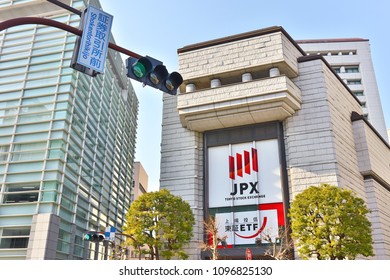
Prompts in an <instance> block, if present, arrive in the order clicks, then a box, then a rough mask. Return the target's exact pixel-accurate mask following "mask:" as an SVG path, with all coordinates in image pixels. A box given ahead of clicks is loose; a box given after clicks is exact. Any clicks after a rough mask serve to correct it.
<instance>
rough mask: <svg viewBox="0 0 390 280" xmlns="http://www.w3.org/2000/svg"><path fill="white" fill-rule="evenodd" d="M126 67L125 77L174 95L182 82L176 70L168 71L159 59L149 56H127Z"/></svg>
mask: <svg viewBox="0 0 390 280" xmlns="http://www.w3.org/2000/svg"><path fill="white" fill-rule="evenodd" d="M126 67H127V77H129V78H131V79H134V80H137V81H139V82H141V83H143V84H144V85H148V86H151V87H154V88H157V89H159V90H161V91H163V92H166V93H168V94H170V95H176V93H177V89H178V87H179V86H180V85H181V84H182V83H183V77H182V76H181V75H180V74H179V73H178V72H172V73H168V70H167V68H166V67H165V66H164V65H163V63H162V62H161V61H159V60H157V59H154V58H152V57H149V56H144V57H141V58H139V59H136V58H133V57H129V58H128V59H127V60H126Z"/></svg>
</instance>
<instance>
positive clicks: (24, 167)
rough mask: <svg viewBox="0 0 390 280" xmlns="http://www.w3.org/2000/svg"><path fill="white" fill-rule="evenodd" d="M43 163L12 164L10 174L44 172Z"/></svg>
mask: <svg viewBox="0 0 390 280" xmlns="http://www.w3.org/2000/svg"><path fill="white" fill-rule="evenodd" d="M42 168H43V162H26V163H12V164H10V165H9V166H8V172H29V171H38V170H42Z"/></svg>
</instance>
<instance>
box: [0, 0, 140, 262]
mask: <svg viewBox="0 0 390 280" xmlns="http://www.w3.org/2000/svg"><path fill="white" fill-rule="evenodd" d="M64 2H65V3H67V4H70V5H72V6H73V7H75V8H77V9H80V10H81V9H83V6H84V2H83V1H76V0H72V1H64ZM91 3H92V4H93V5H94V6H97V7H100V6H99V3H98V2H97V1H91ZM22 16H37V17H45V18H49V19H52V20H56V21H60V22H63V23H66V24H68V25H71V26H74V27H78V26H79V21H80V17H79V16H78V15H75V14H71V13H70V12H68V11H67V10H64V9H62V8H59V7H58V6H56V5H54V4H52V3H50V2H48V1H1V9H0V21H3V20H6V19H9V18H17V17H22ZM76 37H77V36H75V35H73V34H71V33H67V32H65V31H62V30H59V29H56V28H53V27H48V26H43V25H21V26H16V27H13V28H9V29H7V30H4V31H1V32H0V106H1V110H0V160H1V161H0V259H93V258H99V259H100V258H103V253H104V248H103V247H104V246H98V243H93V242H87V241H84V240H83V236H84V234H85V233H86V232H87V231H97V232H102V231H105V229H106V227H115V228H116V229H118V230H120V229H121V227H122V225H123V224H124V221H125V215H126V212H127V210H128V207H129V205H130V199H131V190H132V187H133V186H132V174H133V162H134V151H135V138H136V126H137V113H138V100H137V97H136V95H135V93H134V91H133V89H132V86H131V84H130V81H129V79H128V78H127V77H126V69H125V68H124V65H123V63H122V60H121V58H120V55H119V53H116V52H114V51H112V50H109V53H108V59H107V62H106V69H105V73H104V74H101V75H98V76H96V77H95V78H92V77H90V76H87V75H85V74H82V73H80V72H78V71H75V70H73V69H72V68H70V67H69V66H70V60H71V57H72V53H73V49H74V47H75V40H76ZM118 238H119V237H118Z"/></svg>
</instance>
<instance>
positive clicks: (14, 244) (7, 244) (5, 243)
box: [0, 237, 28, 249]
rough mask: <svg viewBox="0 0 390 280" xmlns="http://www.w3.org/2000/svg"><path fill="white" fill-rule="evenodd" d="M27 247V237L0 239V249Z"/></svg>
mask: <svg viewBox="0 0 390 280" xmlns="http://www.w3.org/2000/svg"><path fill="white" fill-rule="evenodd" d="M27 246H28V237H13V238H4V237H3V238H1V239H0V248H1V249H8V248H27Z"/></svg>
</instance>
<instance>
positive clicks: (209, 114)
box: [177, 75, 302, 132]
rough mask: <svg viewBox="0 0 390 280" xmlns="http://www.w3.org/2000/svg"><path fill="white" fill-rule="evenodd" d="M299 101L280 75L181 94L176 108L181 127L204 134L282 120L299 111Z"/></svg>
mask: <svg viewBox="0 0 390 280" xmlns="http://www.w3.org/2000/svg"><path fill="white" fill-rule="evenodd" d="M301 102H302V101H301V91H300V89H299V88H298V87H297V86H296V85H295V84H294V83H293V82H292V81H291V80H290V79H289V78H288V77H287V76H284V75H282V76H276V77H271V78H264V79H259V80H252V81H248V82H244V83H236V84H230V85H224V86H220V87H217V88H208V89H202V90H198V91H193V92H189V93H181V94H179V95H178V97H177V109H178V111H179V116H180V120H181V123H182V125H183V126H184V127H186V128H188V129H190V130H193V131H199V132H203V131H208V130H215V129H221V128H228V127H236V126H243V125H250V124H256V123H261V122H267V121H282V120H284V119H286V118H287V117H290V116H292V115H293V114H294V113H295V112H296V111H297V110H299V109H300V108H301Z"/></svg>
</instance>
